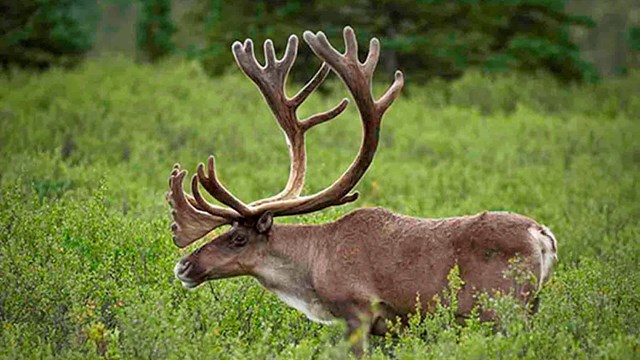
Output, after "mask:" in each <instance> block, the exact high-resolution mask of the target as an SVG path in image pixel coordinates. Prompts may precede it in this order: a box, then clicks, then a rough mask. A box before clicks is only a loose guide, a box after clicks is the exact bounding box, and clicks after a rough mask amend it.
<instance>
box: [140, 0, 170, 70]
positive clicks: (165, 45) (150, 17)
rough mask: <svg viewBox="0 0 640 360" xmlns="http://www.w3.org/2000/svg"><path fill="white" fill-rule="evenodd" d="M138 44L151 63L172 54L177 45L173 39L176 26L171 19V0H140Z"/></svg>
mask: <svg viewBox="0 0 640 360" xmlns="http://www.w3.org/2000/svg"><path fill="white" fill-rule="evenodd" d="M139 2H140V5H141V8H140V14H139V17H138V30H137V44H138V49H140V50H142V52H143V53H144V54H145V56H146V57H147V58H148V60H150V61H152V62H153V61H157V60H158V59H160V58H162V57H164V56H166V55H168V54H171V53H172V52H174V51H175V45H174V43H173V41H172V39H171V37H172V36H173V34H174V33H175V32H176V26H175V24H174V23H173V20H172V19H171V0H139Z"/></svg>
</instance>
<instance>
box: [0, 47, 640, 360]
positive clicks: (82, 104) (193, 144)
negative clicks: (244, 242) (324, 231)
mask: <svg viewBox="0 0 640 360" xmlns="http://www.w3.org/2000/svg"><path fill="white" fill-rule="evenodd" d="M409 80H410V79H409ZM0 84H1V86H0V129H1V131H0V154H1V156H0V169H2V171H0V189H1V190H0V289H1V291H0V356H1V357H3V358H51V357H63V358H79V359H80V358H81V359H85V358H110V359H116V358H123V359H129V358H154V359H155V358H179V359H182V358H220V359H239V358H246V359H261V358H282V359H289V358H297V359H307V358H311V357H315V358H318V359H328V358H340V357H345V356H348V355H347V354H348V353H347V350H346V349H347V345H346V344H344V343H343V342H342V331H343V329H344V325H341V324H336V325H334V326H320V325H317V324H313V323H311V322H309V321H308V320H306V318H305V317H304V316H303V315H301V314H299V313H297V312H296V311H295V310H292V309H289V308H287V307H286V305H284V304H282V303H281V302H279V301H278V300H277V299H276V298H275V297H274V296H273V295H271V294H270V293H268V292H266V291H265V290H263V289H262V288H260V287H259V286H258V285H257V283H255V282H254V281H252V280H251V279H232V280H226V281H221V282H217V283H211V284H205V285H204V286H201V287H200V288H198V289H197V290H195V291H186V290H184V289H183V288H182V287H181V286H180V284H179V283H178V282H176V281H175V280H174V279H173V275H172V268H173V265H174V263H175V262H176V261H177V260H178V259H179V258H180V256H181V254H182V253H183V251H180V250H177V249H176V248H175V247H174V246H173V245H172V241H171V235H170V231H169V229H168V225H169V222H170V219H169V216H168V213H169V211H168V207H167V205H166V204H165V201H164V192H165V191H166V190H167V179H168V175H169V172H170V170H171V166H172V164H173V163H174V162H180V163H181V164H182V165H183V167H185V168H187V169H190V170H193V169H195V165H196V164H197V163H198V162H200V161H203V160H204V159H206V157H207V156H208V155H209V154H211V153H214V154H216V156H217V160H218V163H219V165H218V166H219V169H220V172H221V177H222V178H223V181H225V183H226V184H227V185H228V186H229V187H230V188H231V190H232V191H233V192H234V193H235V194H237V195H238V196H239V197H241V198H242V199H245V200H253V199H257V198H261V197H266V196H268V195H271V194H274V193H275V192H277V191H279V190H280V189H281V187H282V186H283V185H284V183H285V181H286V177H287V174H288V155H287V150H286V145H285V142H284V139H283V136H282V134H281V132H280V131H279V130H278V128H277V126H276V124H275V121H273V120H272V118H271V114H270V113H269V111H268V108H267V106H266V105H264V104H263V103H262V101H261V99H260V96H259V94H258V92H257V91H256V90H255V89H254V87H253V85H252V84H251V83H250V82H249V81H248V80H246V79H244V78H242V77H241V76H239V75H237V76H236V75H229V76H226V77H223V78H218V79H209V78H207V77H206V76H204V75H203V73H202V71H201V70H200V68H199V67H198V66H196V65H195V64H193V63H180V62H167V63H164V64H161V65H158V66H146V65H136V64H133V63H131V62H130V61H127V60H124V59H118V58H111V59H102V60H95V61H92V62H88V63H86V64H85V65H83V66H82V67H80V68H78V69H76V70H73V71H56V70H54V71H50V72H47V73H44V74H40V75H34V74H29V73H25V72H14V73H12V74H10V75H5V76H3V77H2V78H1V79H0ZM327 90H328V91H327V93H328V95H326V96H321V95H319V94H316V95H314V96H313V97H312V98H311V99H310V101H309V104H307V105H305V107H304V108H303V109H302V112H303V115H304V114H310V113H312V112H315V111H319V110H324V109H327V108H329V107H331V106H333V105H334V104H336V103H337V102H338V101H339V99H340V97H342V96H344V90H343V89H342V88H341V87H340V86H339V84H338V83H337V82H334V83H330V84H329V85H328V86H327ZM637 94H640V74H635V75H632V76H630V77H629V78H627V79H624V80H616V81H609V82H605V83H603V84H599V85H589V86H583V87H563V86H561V85H558V84H556V83H555V82H553V81H552V80H551V79H549V78H546V77H543V76H541V77H539V78H530V77H521V76H518V75H510V76H506V77H497V78H489V77H482V76H480V75H477V74H471V75H468V76H466V77H464V78H463V79H461V80H459V81H458V82H455V83H453V84H451V85H448V84H432V85H431V86H429V87H411V86H408V88H407V89H406V91H405V95H404V96H403V97H401V98H400V99H399V100H398V101H397V102H396V104H394V106H393V107H392V109H391V110H390V112H389V113H388V115H387V116H386V117H385V119H384V124H383V131H382V141H381V146H380V148H379V151H378V154H377V158H376V160H375V162H374V164H373V165H372V168H371V169H370V171H369V172H368V174H367V175H366V177H365V178H364V180H363V181H362V182H361V183H360V185H359V189H360V192H361V195H362V198H361V200H359V201H358V202H357V203H356V204H354V205H349V206H344V207H342V208H339V209H333V210H326V211H323V212H320V213H317V214H312V215H307V216H299V217H295V218H289V219H282V220H279V221H289V222H305V223H321V222H325V221H330V220H333V219H336V218H337V217H339V216H340V215H341V214H344V213H346V212H347V211H349V210H351V209H353V208H355V207H357V206H384V207H387V208H390V209H392V210H394V211H397V212H401V213H405V214H409V215H414V216H423V217H443V216H453V215H460V214H465V213H475V212H479V211H482V210H486V209H490V210H510V211H516V212H520V213H523V214H526V215H529V216H531V217H534V218H536V219H538V220H540V222H542V223H544V224H546V225H548V226H550V227H551V228H552V230H553V231H554V233H555V234H556V235H557V237H558V241H559V257H560V262H559V265H558V267H557V270H556V272H555V274H554V277H553V278H552V281H551V282H550V283H548V284H547V286H546V287H545V289H544V290H543V292H542V294H541V306H540V310H539V312H538V313H537V314H536V315H535V316H533V317H531V318H526V317H522V316H513V315H514V314H516V315H517V311H518V310H517V308H515V307H513V306H512V305H513V304H511V303H510V300H509V298H499V299H493V300H491V303H490V304H488V306H494V307H495V308H496V310H497V311H498V313H499V314H501V318H502V319H503V321H501V323H500V324H496V325H493V326H492V325H491V324H483V323H480V322H478V321H477V320H476V319H471V320H470V321H469V323H468V324H467V325H466V326H463V327H461V326H459V325H458V324H456V323H455V322H454V321H452V320H451V317H450V316H447V311H450V309H449V310H448V309H446V308H444V307H443V308H442V309H440V310H438V311H437V312H436V313H435V314H434V315H431V316H426V317H425V318H420V319H418V320H419V321H413V322H412V325H411V326H410V327H409V328H408V329H405V330H403V331H401V333H400V336H398V337H389V338H386V339H376V340H374V341H373V342H372V345H371V347H370V354H371V357H372V358H374V359H386V358H398V359H422V358H434V359H440V358H465V359H478V358H545V359H552V358H618V359H620V358H637V357H639V356H640V340H639V332H640V330H639V329H640V315H639V309H640V300H639V299H640V298H639V296H638V294H640V273H639V271H638V262H639V254H640V242H639V241H638V240H639V237H640V222H639V221H638V219H639V218H640V196H639V194H638V185H637V184H638V183H639V181H640V145H639V142H638V139H639V138H640V123H639V121H640V96H638V95H637ZM356 118H357V115H356V112H355V110H354V109H353V108H350V109H349V110H348V111H347V112H346V114H344V115H342V116H341V117H339V118H338V119H336V120H334V121H332V122H331V123H328V124H326V125H322V126H320V127H318V128H314V130H313V131H312V132H311V133H310V134H309V140H308V151H309V172H308V179H307V186H306V191H307V192H312V191H316V190H319V189H321V188H323V187H324V186H326V185H328V184H330V183H331V182H332V181H333V180H334V179H335V178H336V177H337V176H339V174H340V173H341V172H342V171H343V170H344V169H345V168H346V166H347V165H348V164H349V162H350V161H351V159H352V157H353V156H354V154H355V153H356V151H357V148H358V145H359V137H360V129H359V127H360V125H359V121H358V120H357V119H356Z"/></svg>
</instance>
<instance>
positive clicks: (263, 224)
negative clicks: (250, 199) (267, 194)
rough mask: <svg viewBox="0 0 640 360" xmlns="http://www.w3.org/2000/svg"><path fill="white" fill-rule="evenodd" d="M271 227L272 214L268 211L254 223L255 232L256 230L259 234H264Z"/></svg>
mask: <svg viewBox="0 0 640 360" xmlns="http://www.w3.org/2000/svg"><path fill="white" fill-rule="evenodd" d="M271 225H273V214H272V213H271V212H270V211H267V212H265V213H264V214H262V215H260V218H259V219H258V222H257V223H256V230H258V232H259V233H260V234H264V233H266V232H268V231H269V229H271Z"/></svg>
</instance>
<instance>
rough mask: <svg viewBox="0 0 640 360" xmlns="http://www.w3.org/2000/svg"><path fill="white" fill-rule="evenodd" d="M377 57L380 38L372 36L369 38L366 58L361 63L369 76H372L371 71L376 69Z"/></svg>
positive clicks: (378, 56)
mask: <svg viewBox="0 0 640 360" xmlns="http://www.w3.org/2000/svg"><path fill="white" fill-rule="evenodd" d="M379 58H380V40H378V38H375V37H374V38H372V39H371V41H369V54H367V59H366V60H365V61H364V63H363V64H362V65H363V67H364V69H365V71H366V72H367V74H369V77H370V78H373V72H374V71H375V70H376V66H377V65H378V59H379Z"/></svg>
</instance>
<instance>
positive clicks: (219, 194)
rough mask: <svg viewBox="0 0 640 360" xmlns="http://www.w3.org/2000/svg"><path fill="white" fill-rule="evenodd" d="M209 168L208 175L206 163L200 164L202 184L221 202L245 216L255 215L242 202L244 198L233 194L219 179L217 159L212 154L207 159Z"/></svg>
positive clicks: (199, 175)
mask: <svg viewBox="0 0 640 360" xmlns="http://www.w3.org/2000/svg"><path fill="white" fill-rule="evenodd" d="M207 170H208V175H207V174H205V172H204V164H203V163H200V164H198V175H197V176H198V179H199V180H200V183H201V184H202V186H203V187H204V188H205V190H207V192H209V194H211V196H213V197H214V198H216V199H217V200H218V201H220V202H221V203H223V204H225V205H227V206H229V207H231V208H232V209H234V210H236V211H237V212H238V213H240V215H242V216H244V217H250V216H251V215H253V213H252V211H251V209H250V208H249V207H248V206H247V205H246V204H245V203H243V202H242V200H240V199H238V198H237V197H235V196H233V194H231V192H229V190H227V189H226V188H225V187H224V185H222V183H221V182H220V180H218V176H217V175H216V166H215V159H214V157H213V155H212V156H209V159H208V161H207Z"/></svg>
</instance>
